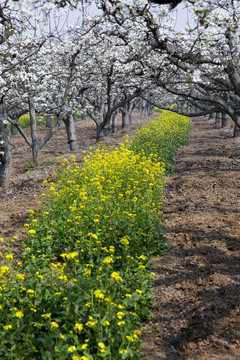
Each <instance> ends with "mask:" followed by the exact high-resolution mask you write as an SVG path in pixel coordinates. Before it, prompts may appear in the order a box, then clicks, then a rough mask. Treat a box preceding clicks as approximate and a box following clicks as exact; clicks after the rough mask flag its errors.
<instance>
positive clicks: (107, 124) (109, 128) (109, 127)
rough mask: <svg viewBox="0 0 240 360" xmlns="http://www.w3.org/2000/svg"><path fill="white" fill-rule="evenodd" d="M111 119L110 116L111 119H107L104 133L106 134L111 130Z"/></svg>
mask: <svg viewBox="0 0 240 360" xmlns="http://www.w3.org/2000/svg"><path fill="white" fill-rule="evenodd" d="M110 121H111V118H109V120H108V121H107V123H106V124H105V126H104V134H105V135H107V134H108V133H109V132H110V130H111V125H110Z"/></svg>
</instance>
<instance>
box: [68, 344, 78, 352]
mask: <svg viewBox="0 0 240 360" xmlns="http://www.w3.org/2000/svg"><path fill="white" fill-rule="evenodd" d="M76 349H77V348H76V346H74V345H72V346H69V348H68V351H69V352H74V351H75V350H76Z"/></svg>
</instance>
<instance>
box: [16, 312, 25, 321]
mask: <svg viewBox="0 0 240 360" xmlns="http://www.w3.org/2000/svg"><path fill="white" fill-rule="evenodd" d="M15 316H16V317H18V318H19V319H21V318H22V317H24V314H23V312H22V311H17V312H16V313H15Z"/></svg>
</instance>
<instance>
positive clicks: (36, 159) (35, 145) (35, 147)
mask: <svg viewBox="0 0 240 360" xmlns="http://www.w3.org/2000/svg"><path fill="white" fill-rule="evenodd" d="M28 104H29V114H30V126H31V137H32V156H33V163H34V164H35V165H39V164H41V149H40V146H39V138H38V133H37V120H36V112H35V108H34V104H33V101H32V99H30V98H29V100H28Z"/></svg>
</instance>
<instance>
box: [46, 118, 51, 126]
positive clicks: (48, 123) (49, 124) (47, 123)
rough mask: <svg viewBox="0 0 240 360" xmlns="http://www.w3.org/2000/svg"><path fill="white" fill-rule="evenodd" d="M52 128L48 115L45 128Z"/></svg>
mask: <svg viewBox="0 0 240 360" xmlns="http://www.w3.org/2000/svg"><path fill="white" fill-rule="evenodd" d="M50 127H52V117H51V116H50V115H48V116H47V122H46V128H50Z"/></svg>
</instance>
